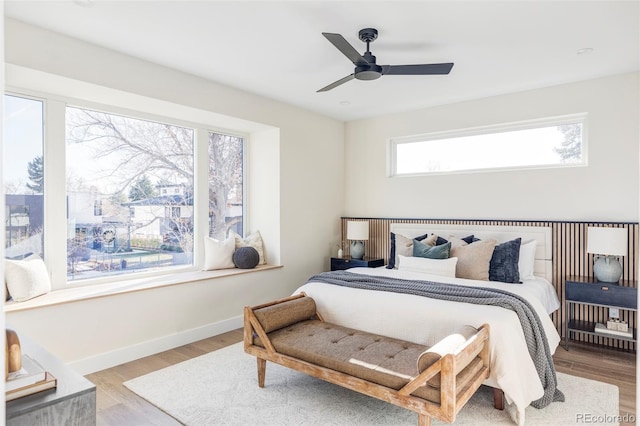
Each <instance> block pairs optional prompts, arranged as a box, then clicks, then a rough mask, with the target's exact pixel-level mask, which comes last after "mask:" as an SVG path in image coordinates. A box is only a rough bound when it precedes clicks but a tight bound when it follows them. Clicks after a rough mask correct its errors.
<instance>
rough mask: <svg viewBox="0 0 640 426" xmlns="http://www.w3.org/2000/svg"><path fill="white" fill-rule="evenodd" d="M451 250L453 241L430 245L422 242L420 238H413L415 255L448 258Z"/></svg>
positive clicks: (429, 257)
mask: <svg viewBox="0 0 640 426" xmlns="http://www.w3.org/2000/svg"><path fill="white" fill-rule="evenodd" d="M450 250H451V243H449V242H447V243H444V244H440V245H439V246H430V245H427V244H425V243H421V242H420V241H418V240H413V256H414V257H426V258H428V259H448V258H449V251H450Z"/></svg>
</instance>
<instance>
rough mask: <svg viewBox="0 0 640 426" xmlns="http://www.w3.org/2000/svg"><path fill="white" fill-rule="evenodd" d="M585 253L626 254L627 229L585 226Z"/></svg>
mask: <svg viewBox="0 0 640 426" xmlns="http://www.w3.org/2000/svg"><path fill="white" fill-rule="evenodd" d="M587 253H594V254H604V255H608V256H626V255H627V230H626V229H624V228H587Z"/></svg>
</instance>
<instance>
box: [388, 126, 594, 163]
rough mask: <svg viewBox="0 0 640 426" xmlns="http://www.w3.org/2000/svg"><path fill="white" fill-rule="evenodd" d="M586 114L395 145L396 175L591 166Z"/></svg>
mask: <svg viewBox="0 0 640 426" xmlns="http://www.w3.org/2000/svg"><path fill="white" fill-rule="evenodd" d="M585 121H586V117H585V116H584V115H575V116H569V117H559V118H554V119H549V120H541V121H535V122H527V123H511V124H506V125H500V126H489V127H482V128H476V129H466V130H463V131H456V132H446V133H436V134H427V135H420V136H412V137H403V138H395V139H392V140H391V144H390V147H391V152H390V155H391V175H392V176H402V175H421V174H434V173H452V172H469V171H482V170H491V169H493V170H499V169H516V168H538V167H562V166H575V165H583V164H586V150H585V137H584V134H585Z"/></svg>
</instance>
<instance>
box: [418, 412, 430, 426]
mask: <svg viewBox="0 0 640 426" xmlns="http://www.w3.org/2000/svg"><path fill="white" fill-rule="evenodd" d="M418 426H431V417H430V416H427V415H426V414H420V413H418Z"/></svg>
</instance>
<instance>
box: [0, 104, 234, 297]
mask: <svg viewBox="0 0 640 426" xmlns="http://www.w3.org/2000/svg"><path fill="white" fill-rule="evenodd" d="M4 102H5V108H4V123H5V125H4V143H3V149H4V152H3V154H4V155H3V160H4V164H3V165H2V173H3V178H4V193H5V216H6V223H5V235H6V256H7V257H8V258H13V259H22V258H25V257H28V256H30V255H32V254H36V255H39V256H41V257H43V258H44V259H45V262H46V263H47V266H48V268H49V270H50V272H51V271H53V272H51V273H52V277H53V278H54V282H53V283H52V284H53V286H54V288H61V287H62V286H63V285H64V281H65V280H64V278H65V276H66V282H72V281H74V282H78V283H80V282H81V281H83V282H86V280H90V279H96V278H107V277H108V278H109V280H114V279H122V278H124V277H121V278H118V277H117V276H118V275H122V274H128V276H130V275H131V274H135V273H139V272H154V271H156V272H163V271H169V270H176V268H179V269H181V270H184V269H187V270H188V269H191V270H194V269H197V268H198V267H199V266H200V265H198V264H197V259H198V258H199V257H196V256H195V254H196V253H198V250H199V249H202V247H203V244H204V238H203V237H204V236H206V235H211V236H215V237H216V238H224V237H226V236H227V235H228V233H229V231H230V230H234V231H235V232H237V233H238V234H240V235H242V234H243V224H244V222H245V220H244V219H245V217H244V199H243V194H244V189H243V188H244V155H245V142H246V141H245V138H244V137H243V136H241V135H233V134H230V133H228V132H219V131H215V130H212V129H211V128H208V126H207V125H204V124H197V123H191V122H187V121H184V117H183V118H182V119H181V120H178V119H176V120H173V119H170V118H164V117H157V116H152V115H148V114H146V113H142V112H141V113H136V112H131V111H127V112H126V114H122V113H121V112H122V111H121V110H117V109H115V108H113V110H111V109H112V108H108V107H105V108H102V107H99V108H100V109H99V110H98V107H96V106H93V107H91V108H86V107H84V106H82V105H74V106H71V105H68V104H67V103H66V102H65V101H63V100H60V99H59V98H55V99H53V98H52V99H48V98H47V97H46V95H45V96H42V99H41V100H37V99H32V98H28V97H23V96H22V95H21V96H14V95H5V100H4ZM45 106H46V110H47V114H45ZM47 120H48V121H47ZM45 153H48V154H47V155H45ZM203 157H206V158H203ZM63 162H64V163H65V167H61V165H62V163H63ZM207 164H208V167H207ZM45 170H47V174H46V177H47V178H46V179H45ZM56 182H57V183H56ZM63 185H65V186H66V191H64V192H62V191H60V189H61V186H63ZM207 188H208V189H207ZM207 190H208V193H209V197H208V200H207V198H206V192H207ZM196 193H198V194H201V196H200V199H198V197H196ZM45 194H47V198H46V199H45V197H44V195H45ZM207 205H208V208H207ZM207 212H208V215H207ZM45 224H46V225H47V226H46V227H45ZM45 242H46V244H44V243H45ZM65 247H66V255H65V253H64V249H65ZM47 253H49V254H47ZM65 263H66V264H65ZM65 270H66V274H65V273H64V271H65ZM99 282H105V280H100V281H99Z"/></svg>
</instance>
